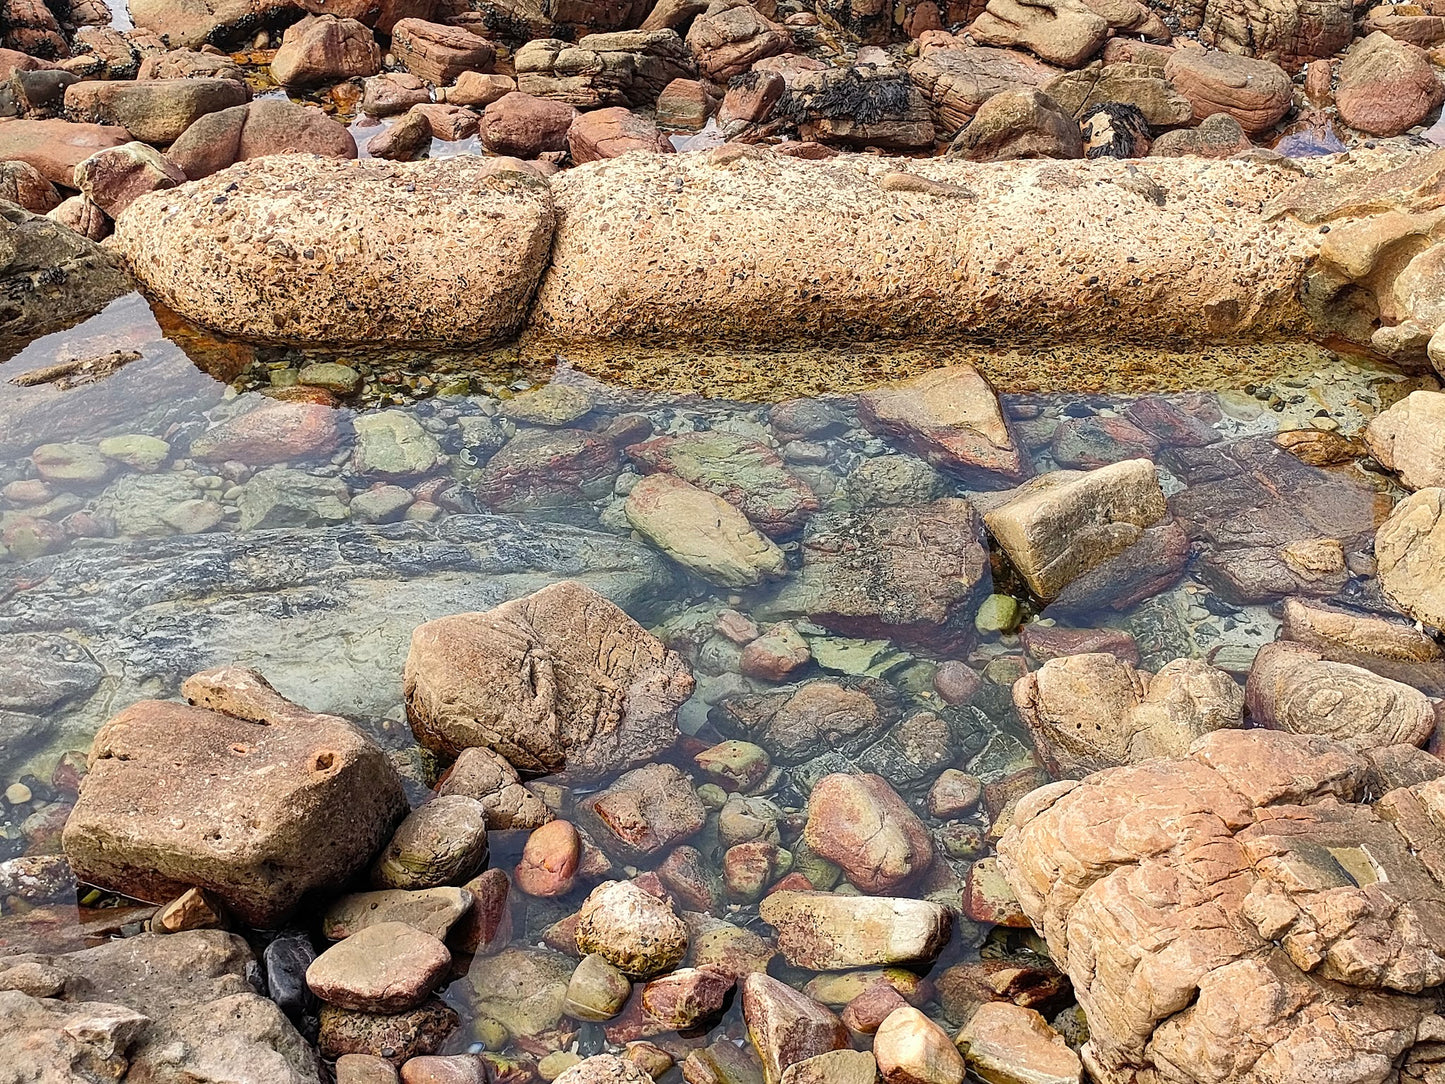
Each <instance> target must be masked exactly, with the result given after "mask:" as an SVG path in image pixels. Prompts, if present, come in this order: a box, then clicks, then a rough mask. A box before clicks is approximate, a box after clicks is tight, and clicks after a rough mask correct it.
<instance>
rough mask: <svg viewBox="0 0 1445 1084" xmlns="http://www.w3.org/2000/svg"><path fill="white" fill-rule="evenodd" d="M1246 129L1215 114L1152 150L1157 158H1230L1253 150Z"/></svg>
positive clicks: (1162, 140) (1164, 137)
mask: <svg viewBox="0 0 1445 1084" xmlns="http://www.w3.org/2000/svg"><path fill="white" fill-rule="evenodd" d="M1250 146H1251V144H1250V142H1249V136H1248V135H1247V134H1246V133H1245V131H1244V126H1243V125H1241V124H1240V123H1239V121H1237V120H1236V119H1235V118H1234V117H1233V116H1231V115H1230V114H1228V113H1211V114H1210V115H1209V116H1207V117H1205V118H1204V119H1203V120H1202V121H1200V122H1199V124H1198V125H1196V126H1195V127H1193V128H1179V129H1176V130H1174V131H1172V132H1165V133H1163V134H1162V135H1160V136H1159V138H1157V139H1156V140H1154V143H1153V145H1152V146H1150V148H1149V153H1150V155H1152V156H1153V157H1155V158H1179V157H1197V158H1229V157H1230V156H1232V155H1236V154H1239V153H1241V152H1243V151H1247V150H1249V149H1250Z"/></svg>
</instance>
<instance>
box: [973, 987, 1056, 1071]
mask: <svg viewBox="0 0 1445 1084" xmlns="http://www.w3.org/2000/svg"><path fill="white" fill-rule="evenodd" d="M958 1045H959V1046H960V1047H961V1048H962V1049H963V1051H964V1053H965V1055H966V1056H967V1061H968V1068H969V1069H971V1070H972V1071H973V1072H975V1073H977V1074H978V1075H979V1076H980V1077H981V1078H982V1079H984V1080H991V1081H996V1082H998V1084H1025V1082H1027V1084H1079V1082H1080V1081H1081V1080H1082V1079H1083V1066H1082V1065H1080V1063H1079V1056H1078V1055H1077V1054H1075V1053H1074V1052H1073V1051H1072V1050H1071V1049H1069V1045H1068V1043H1066V1042H1065V1041H1064V1037H1063V1036H1062V1035H1060V1034H1059V1033H1058V1032H1056V1031H1055V1030H1054V1029H1053V1028H1051V1027H1049V1025H1048V1021H1046V1020H1045V1019H1044V1018H1043V1017H1042V1016H1040V1015H1039V1014H1038V1013H1036V1012H1034V1011H1033V1010H1032V1009H1025V1008H1021V1007H1020V1006H1018V1005H1013V1004H1010V1003H1008V1002H1005V1001H995V1002H990V1003H988V1004H986V1005H981V1006H980V1007H979V1009H978V1011H977V1012H975V1013H974V1014H973V1016H972V1018H970V1020H969V1021H968V1024H967V1025H966V1026H965V1027H964V1029H963V1030H962V1031H961V1032H959V1034H958Z"/></svg>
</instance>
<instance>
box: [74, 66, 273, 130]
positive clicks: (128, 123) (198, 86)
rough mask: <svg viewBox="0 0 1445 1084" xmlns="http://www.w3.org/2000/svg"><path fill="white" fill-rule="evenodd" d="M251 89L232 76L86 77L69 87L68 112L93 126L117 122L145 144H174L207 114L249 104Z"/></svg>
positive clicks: (75, 118) (78, 119) (76, 118)
mask: <svg viewBox="0 0 1445 1084" xmlns="http://www.w3.org/2000/svg"><path fill="white" fill-rule="evenodd" d="M250 100H251V91H250V90H249V88H247V86H246V84H245V83H237V82H235V81H234V80H231V79H152V80H132V81H128V82H117V81H113V80H87V81H85V82H82V83H73V84H71V85H70V86H69V87H67V88H66V90H65V111H66V114H67V115H68V116H70V117H71V119H73V120H75V121H78V122H81V123H89V124H118V125H120V126H121V127H122V128H124V129H125V130H126V131H128V132H130V134H131V136H133V137H134V138H135V139H139V140H141V141H142V142H144V143H159V144H166V143H172V142H174V141H175V140H176V139H177V138H179V137H180V135H181V133H182V132H184V131H185V130H186V129H187V128H189V127H190V126H191V125H192V124H193V123H194V122H195V121H196V120H198V119H200V118H201V117H203V116H205V115H206V114H207V113H216V112H219V111H220V110H222V109H231V108H233V107H235V106H241V105H245V104H246V103H247V102H249V101H250Z"/></svg>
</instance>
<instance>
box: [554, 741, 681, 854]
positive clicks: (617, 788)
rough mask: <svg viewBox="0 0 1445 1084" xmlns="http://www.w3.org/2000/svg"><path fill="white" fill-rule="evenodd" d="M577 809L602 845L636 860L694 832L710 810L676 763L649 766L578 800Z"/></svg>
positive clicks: (628, 773)
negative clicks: (704, 805)
mask: <svg viewBox="0 0 1445 1084" xmlns="http://www.w3.org/2000/svg"><path fill="white" fill-rule="evenodd" d="M577 812H578V815H579V816H580V817H582V818H583V819H584V824H585V825H586V826H587V827H588V828H589V830H591V831H592V832H593V834H594V835H595V836H596V838H597V840H598V843H599V845H600V846H601V847H602V848H603V849H604V850H608V851H613V852H616V853H618V854H620V855H622V856H624V857H626V858H628V859H632V860H637V859H642V858H646V857H647V856H649V855H654V854H658V853H659V852H661V851H664V850H666V849H668V848H669V847H672V846H675V845H676V844H678V843H681V842H683V841H684V840H685V839H688V838H689V837H691V836H693V835H695V834H696V833H697V832H698V831H699V830H700V829H701V828H702V826H703V823H704V821H705V820H706V818H707V810H706V809H705V808H704V807H703V804H702V801H701V800H700V799H699V798H698V796H697V793H696V792H695V791H694V790H693V789H692V784H691V783H689V782H688V779H687V777H686V776H685V775H683V774H682V772H681V771H680V770H679V769H678V768H677V767H676V766H675V765H672V764H646V765H644V766H643V767H641V768H634V769H633V770H632V771H630V772H626V773H624V774H623V775H621V776H619V777H618V778H617V780H616V781H615V782H614V783H613V784H612V785H611V786H609V787H608V788H607V789H606V790H603V791H599V792H598V793H597V794H595V795H591V796H589V797H587V798H585V799H583V800H582V801H581V802H579V803H578V807H577Z"/></svg>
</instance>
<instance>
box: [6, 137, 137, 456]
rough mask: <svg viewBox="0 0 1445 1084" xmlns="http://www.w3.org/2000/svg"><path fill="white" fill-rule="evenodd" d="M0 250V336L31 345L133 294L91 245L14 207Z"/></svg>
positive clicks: (84, 238)
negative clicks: (32, 340) (0, 260)
mask: <svg viewBox="0 0 1445 1084" xmlns="http://www.w3.org/2000/svg"><path fill="white" fill-rule="evenodd" d="M24 123H28V122H25V121H7V122H5V123H4V124H0V142H3V140H4V138H5V135H4V129H6V128H9V127H11V126H12V125H16V124H24ZM0 154H3V150H0ZM62 206H64V205H63V204H62ZM58 210H59V209H57V212H58ZM59 217H62V216H60V215H59V214H58V213H56V218H59ZM102 217H103V216H102ZM0 246H3V247H0V251H3V252H4V256H3V257H0V258H3V261H4V262H3V263H0V290H3V291H4V296H5V298H6V300H5V303H4V304H3V305H0V334H3V335H7V336H20V337H24V338H26V339H30V338H33V337H34V336H37V335H44V334H48V333H49V332H52V331H58V330H60V329H62V328H65V327H68V326H70V325H71V324H74V323H77V322H79V321H81V320H84V319H86V318H87V317H90V316H92V315H94V314H95V313H97V312H99V311H100V310H101V309H103V308H104V307H105V306H106V305H107V304H109V303H110V302H111V301H113V300H115V299H116V298H117V297H119V296H120V295H121V294H124V293H127V292H128V291H129V290H131V289H132V288H133V284H132V283H131V281H130V279H129V277H128V276H127V275H126V274H125V273H124V272H122V271H121V270H120V269H119V268H117V267H116V265H115V264H114V263H112V261H111V259H110V257H109V256H108V255H107V253H106V252H105V251H104V250H103V249H101V248H100V247H99V246H97V245H96V244H95V243H94V240H93V239H91V238H89V237H88V236H82V235H81V234H78V233H74V232H72V231H71V230H69V229H67V228H66V227H65V226H63V225H61V224H60V223H59V222H58V221H55V220H53V219H51V218H46V217H44V216H41V215H34V214H31V213H30V212H29V211H26V210H24V209H23V208H21V207H18V206H14V205H6V206H3V207H0ZM32 439H33V438H32ZM26 443H27V444H29V441H28V440H27V441H26Z"/></svg>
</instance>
